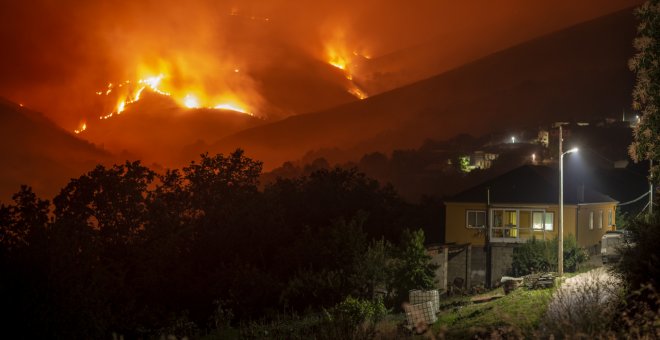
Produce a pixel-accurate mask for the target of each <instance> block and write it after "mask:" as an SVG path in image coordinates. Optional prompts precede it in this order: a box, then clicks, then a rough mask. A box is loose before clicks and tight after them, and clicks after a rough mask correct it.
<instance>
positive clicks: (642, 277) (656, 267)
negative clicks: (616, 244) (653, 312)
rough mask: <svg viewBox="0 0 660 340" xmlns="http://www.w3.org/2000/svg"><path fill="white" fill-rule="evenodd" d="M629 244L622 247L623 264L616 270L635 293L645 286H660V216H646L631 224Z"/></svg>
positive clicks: (620, 263) (629, 225)
mask: <svg viewBox="0 0 660 340" xmlns="http://www.w3.org/2000/svg"><path fill="white" fill-rule="evenodd" d="M627 230H628V231H629V234H628V237H627V241H628V242H625V243H624V244H623V246H622V247H621V249H620V251H621V261H620V262H619V263H618V264H617V265H616V267H615V271H616V272H617V273H618V274H619V275H620V276H621V277H622V278H623V280H624V282H625V283H626V284H627V285H628V288H629V289H630V290H631V291H634V290H637V289H640V288H641V287H643V286H644V285H645V284H649V283H650V284H652V285H653V286H654V287H658V285H659V284H660V247H658V244H660V215H659V214H657V213H656V214H654V215H652V216H642V217H639V218H635V219H633V220H632V221H630V223H629V224H628V228H627Z"/></svg>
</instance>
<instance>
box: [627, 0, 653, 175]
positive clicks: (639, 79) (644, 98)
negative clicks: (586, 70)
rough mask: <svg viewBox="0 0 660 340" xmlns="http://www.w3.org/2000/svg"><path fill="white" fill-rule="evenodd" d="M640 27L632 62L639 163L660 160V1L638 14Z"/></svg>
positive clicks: (633, 153)
mask: <svg viewBox="0 0 660 340" xmlns="http://www.w3.org/2000/svg"><path fill="white" fill-rule="evenodd" d="M635 14H636V16H637V18H638V19H639V21H640V23H639V26H638V27H637V38H635V40H634V44H633V45H634V47H635V49H636V50H637V54H635V55H634V56H633V58H632V59H631V60H630V63H629V66H630V69H631V70H632V71H633V72H635V74H636V82H635V87H634V90H633V108H634V109H635V110H639V111H640V112H641V114H642V115H641V118H640V121H639V123H638V124H637V126H636V127H635V130H634V131H633V137H634V141H633V143H632V144H631V145H630V148H629V153H630V156H631V157H632V159H633V160H634V161H636V162H639V161H643V160H650V161H653V160H656V159H658V158H659V156H660V143H658V140H660V112H659V111H658V110H659V108H660V0H648V1H646V2H645V3H644V4H642V5H641V6H640V7H639V8H637V10H636V11H635ZM658 174H660V164H658V163H656V164H654V165H653V167H652V168H651V169H650V171H649V175H650V177H651V180H652V181H653V182H655V183H656V184H658V183H659V182H660V181H659V180H660V176H658Z"/></svg>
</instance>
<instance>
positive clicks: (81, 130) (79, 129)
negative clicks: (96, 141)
mask: <svg viewBox="0 0 660 340" xmlns="http://www.w3.org/2000/svg"><path fill="white" fill-rule="evenodd" d="M85 130H87V123H84V122H83V123H82V125H80V127H79V128H77V129H75V130H73V132H75V133H76V134H79V133H81V132H83V131H85Z"/></svg>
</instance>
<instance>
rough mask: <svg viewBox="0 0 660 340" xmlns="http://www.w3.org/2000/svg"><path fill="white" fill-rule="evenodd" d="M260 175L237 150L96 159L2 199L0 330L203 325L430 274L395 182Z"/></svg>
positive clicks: (346, 174) (130, 330) (338, 174)
mask: <svg viewBox="0 0 660 340" xmlns="http://www.w3.org/2000/svg"><path fill="white" fill-rule="evenodd" d="M260 173H261V163H260V162H258V161H254V160H252V159H249V158H247V157H245V156H244V155H243V152H242V151H240V150H237V151H236V152H234V153H232V154H230V155H227V156H223V155H217V156H208V155H202V158H201V160H200V161H199V163H196V162H192V163H191V164H190V166H188V167H185V168H183V169H182V170H171V171H167V172H166V173H165V174H157V173H155V172H153V171H152V170H150V169H149V168H147V167H145V166H143V165H141V164H140V163H139V162H127V163H126V164H123V165H115V166H113V167H110V168H106V167H103V166H98V167H96V168H95V169H94V170H92V171H90V172H89V173H87V174H85V175H83V176H81V177H79V178H77V179H73V180H71V182H70V183H69V184H68V185H66V186H65V187H64V188H63V189H62V191H61V192H60V194H59V195H57V196H56V197H55V198H54V200H53V202H52V205H51V202H49V201H47V200H43V199H41V198H39V197H38V196H37V195H36V194H34V193H33V192H32V191H31V190H30V189H29V188H26V187H24V188H22V189H21V191H20V192H18V193H17V194H16V195H15V196H14V202H13V203H12V204H8V205H4V204H2V205H0V272H1V273H2V275H0V294H1V295H2V297H3V303H2V307H1V308H3V310H4V311H5V313H4V315H7V316H8V317H7V318H4V319H3V320H2V323H3V324H2V328H3V330H4V331H5V333H7V334H11V333H12V332H16V333H17V334H21V336H22V337H34V338H104V337H108V336H109V334H112V333H116V334H119V335H124V336H127V337H131V338H133V337H135V338H137V337H158V336H161V335H163V334H172V335H175V336H178V337H182V336H201V335H203V334H206V333H209V332H213V331H215V330H217V329H219V328H224V326H226V325H231V326H234V327H236V326H237V325H239V324H241V323H245V322H249V321H250V320H261V319H264V320H272V319H274V318H276V317H277V316H278V315H307V314H314V313H322V312H323V311H327V310H333V308H341V306H342V305H341V303H344V302H346V301H347V299H348V298H349V297H352V298H355V299H358V300H357V301H371V299H372V298H373V296H374V294H375V290H376V288H381V287H383V288H385V289H386V291H387V292H388V294H387V295H386V296H385V300H384V303H386V304H387V305H388V306H389V307H392V306H396V303H397V302H396V301H398V300H400V299H401V296H402V295H403V294H407V291H408V290H409V289H411V287H415V288H428V287H429V286H430V285H432V283H433V266H432V265H431V264H430V263H429V260H428V256H427V255H426V253H425V250H424V245H423V243H424V235H423V232H421V231H408V230H406V229H405V228H404V227H402V226H408V227H414V226H415V225H418V223H419V221H418V220H416V217H415V216H418V214H417V213H416V212H415V211H414V209H415V208H414V207H413V206H411V205H409V204H407V203H405V202H404V201H403V200H402V199H401V198H400V197H399V196H398V195H397V194H396V192H394V190H393V189H392V187H390V186H381V185H379V184H378V182H376V181H374V180H372V179H369V178H368V177H366V176H364V175H363V174H360V173H358V172H357V171H355V170H343V169H334V170H319V171H315V172H313V173H311V174H310V175H308V176H303V177H300V178H294V179H279V180H276V181H275V182H274V183H272V184H270V185H267V186H266V187H265V188H260V187H259V182H258V179H259V175H260ZM397 292H399V294H397ZM338 306H339V307H338ZM333 320H337V319H336V318H334V319H333Z"/></svg>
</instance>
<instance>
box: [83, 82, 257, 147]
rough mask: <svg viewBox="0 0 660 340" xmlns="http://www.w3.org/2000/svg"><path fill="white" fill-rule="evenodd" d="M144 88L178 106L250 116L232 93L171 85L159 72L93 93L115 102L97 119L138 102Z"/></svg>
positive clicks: (110, 85) (85, 125)
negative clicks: (215, 93)
mask: <svg viewBox="0 0 660 340" xmlns="http://www.w3.org/2000/svg"><path fill="white" fill-rule="evenodd" d="M238 72H239V70H238V69H235V73H238ZM163 80H165V81H163ZM145 90H147V91H151V92H153V93H156V94H159V95H162V96H167V97H172V99H174V101H175V102H176V103H177V104H178V105H179V106H181V107H185V108H188V109H200V108H207V109H214V110H225V111H234V112H238V113H244V114H247V115H250V116H253V114H252V113H250V112H249V111H248V109H247V106H246V105H245V104H243V103H242V101H241V100H239V99H237V96H236V95H234V94H232V93H227V94H223V95H218V96H210V95H208V94H206V93H203V92H200V91H193V90H188V89H177V88H176V87H175V86H173V85H172V82H167V77H165V76H164V75H163V74H159V75H158V76H151V77H146V78H144V79H140V80H138V81H135V82H131V81H130V80H126V81H124V82H121V83H118V84H115V83H108V86H107V88H106V89H105V90H103V91H97V92H96V94H97V95H99V96H103V97H107V99H108V100H109V101H110V102H116V103H117V104H116V106H115V108H114V110H113V111H111V112H110V113H108V114H104V115H102V116H100V117H99V119H101V120H104V119H108V118H111V117H113V116H114V115H119V114H121V113H122V112H124V111H125V110H126V108H127V106H128V105H130V104H133V103H135V102H137V101H139V100H140V98H141V97H142V94H143V93H144V91H145ZM211 98H213V99H211ZM214 100H215V101H214ZM86 129H87V123H85V122H83V123H82V125H81V127H80V128H78V129H76V130H74V132H75V133H76V134H79V133H81V132H83V131H85V130H86Z"/></svg>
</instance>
